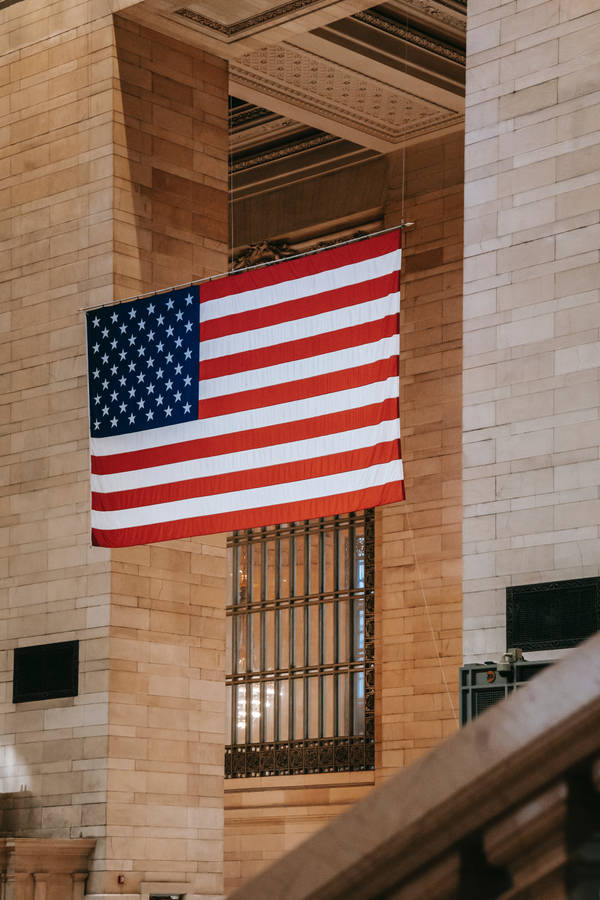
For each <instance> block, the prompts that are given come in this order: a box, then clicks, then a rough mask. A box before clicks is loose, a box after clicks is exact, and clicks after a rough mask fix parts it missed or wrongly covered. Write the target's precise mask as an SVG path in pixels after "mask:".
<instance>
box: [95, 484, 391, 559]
mask: <svg viewBox="0 0 600 900" xmlns="http://www.w3.org/2000/svg"><path fill="white" fill-rule="evenodd" d="M403 499H404V483H403V482H401V481H395V482H392V483H391V484H384V485H380V486H378V487H373V488H368V489H366V490H364V491H353V492H350V493H346V494H336V495H335V496H332V497H316V498H314V499H312V500H300V501H297V502H295V503H282V504H279V505H277V506H265V507H261V508H259V509H248V510H236V511H234V512H230V513H221V514H215V515H211V516H197V517H195V518H191V519H181V520H180V521H177V522H164V523H159V524H158V525H141V526H138V527H136V528H121V529H115V530H110V531H107V530H104V529H97V528H94V529H92V542H93V543H94V545H96V546H101V547H131V546H132V545H134V544H151V543H154V542H155V541H171V540H176V539H178V538H186V537H194V536H195V535H199V534H221V533H222V532H224V531H233V530H236V529H243V528H257V527H259V526H262V525H277V524H279V523H283V522H296V521H298V520H299V519H314V518H317V517H318V516H332V515H335V514H339V513H346V512H352V511H354V510H357V509H367V508H368V507H371V506H384V505H385V504H387V503H396V502H398V501H400V500H403Z"/></svg>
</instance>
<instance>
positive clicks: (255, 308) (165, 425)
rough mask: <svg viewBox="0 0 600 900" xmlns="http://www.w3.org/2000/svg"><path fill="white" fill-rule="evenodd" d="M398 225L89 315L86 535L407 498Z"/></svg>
mask: <svg viewBox="0 0 600 900" xmlns="http://www.w3.org/2000/svg"><path fill="white" fill-rule="evenodd" d="M400 261H401V249H400V231H399V229H397V228H395V229H386V230H385V231H383V232H381V233H379V234H378V235H375V236H371V237H368V238H363V239H357V240H352V241H347V242H344V243H343V244H338V245H335V246H334V247H332V248H330V249H327V250H321V251H319V252H318V253H314V252H313V253H308V254H302V255H300V256H298V257H288V258H286V259H285V260H282V261H278V262H277V264H276V265H275V264H274V263H273V264H267V265H263V266H260V267H250V268H248V269H244V270H239V271H237V272H233V273H231V274H229V275H225V276H223V277H220V278H214V277H213V278H212V279H207V280H204V281H202V282H200V283H197V284H194V285H191V286H190V285H186V286H184V287H183V288H182V287H179V288H173V289H172V290H170V291H166V292H164V293H163V294H161V295H155V294H153V295H149V296H143V297H140V298H136V299H135V300H132V301H123V302H122V303H120V304H119V305H117V306H112V307H101V308H98V309H96V310H94V311H90V312H88V314H87V320H88V373H89V388H90V390H89V397H90V426H91V438H90V443H91V454H92V462H91V473H92V474H91V491H92V504H91V505H92V514H91V515H92V535H93V542H94V543H96V544H99V545H102V546H108V547H114V546H127V545H131V544H141V543H150V542H154V541H160V540H170V539H173V538H178V537H187V536H192V535H199V534H210V533H216V532H222V531H230V530H234V529H239V528H249V527H255V526H258V525H267V524H274V523H277V522H285V521H294V520H298V519H307V518H313V517H317V516H323V515H330V514H333V513H341V512H347V511H350V510H356V509H361V508H364V507H368V506H377V505H382V504H385V503H389V502H393V501H396V500H401V499H402V498H403V482H402V477H403V474H402V462H401V457H400V426H399V419H398V393H399V382H398V352H399V333H398V331H399V326H398V300H399V270H400Z"/></svg>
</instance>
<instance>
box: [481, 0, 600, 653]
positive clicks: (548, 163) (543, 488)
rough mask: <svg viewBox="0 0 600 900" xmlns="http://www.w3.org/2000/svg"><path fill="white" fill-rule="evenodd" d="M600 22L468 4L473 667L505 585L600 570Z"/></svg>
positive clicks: (561, 12) (485, 649)
mask: <svg viewBox="0 0 600 900" xmlns="http://www.w3.org/2000/svg"><path fill="white" fill-rule="evenodd" d="M599 21H600V5H599V4H598V2H594V0H591V2H585V3H581V4H571V3H568V2H558V0H550V2H541V3H537V2H534V3H527V4H523V5H522V6H521V7H517V9H516V11H515V10H514V9H513V8H512V7H511V5H510V4H502V3H499V2H493V3H487V4H485V6H484V7H483V8H481V9H480V8H479V7H478V6H473V5H471V6H470V8H469V14H468V33H469V35H470V37H469V40H468V61H467V110H468V115H467V134H466V146H467V153H466V174H465V270H464V271H465V309H466V311H467V312H468V316H467V315H466V317H465V340H464V382H463V383H464V408H463V445H464V460H463V465H464V469H463V478H464V491H465V522H464V540H465V544H464V573H465V574H464V606H465V618H464V628H465V634H464V641H465V643H464V653H465V658H466V660H467V661H476V660H483V659H486V658H490V657H493V656H494V655H495V654H497V653H498V652H501V651H502V650H503V649H504V647H503V642H504V616H505V588H506V587H507V586H509V585H513V584H522V583H528V582H539V581H546V580H557V579H564V578H575V577H585V576H592V575H598V574H599V569H598V557H599V554H598V553H597V552H596V548H597V547H598V546H599V539H600V535H599V534H598V493H597V490H598V488H597V480H596V481H595V482H594V481H593V480H590V474H591V471H593V469H591V470H590V468H589V467H590V466H594V465H595V463H596V461H597V460H598V442H599V439H600V433H599V432H598V429H597V421H598V413H599V411H600V407H599V403H598V400H599V395H598V381H599V374H600V369H599V366H600V355H599V352H598V347H599V346H600V343H599V338H600V332H599V330H598V329H599V325H600V320H599V319H598V316H597V309H598V271H599V268H598V262H599V260H600V250H599V243H598V235H599V231H598V229H599V227H600V226H599V224H598V223H599V221H600V219H599V212H598V209H599V207H600V199H599V198H600V195H599V193H598V192H599V191H600V166H599V163H600V158H599V156H598V152H597V145H598V138H599V128H600V107H599V102H598V95H597V89H598V72H597V59H596V58H595V55H594V53H593V49H592V47H593V46H595V43H594V41H595V35H596V33H597V29H598V25H599ZM491 88H493V91H494V98H496V99H497V100H498V109H497V117H496V119H495V120H493V118H492V119H490V117H489V116H487V117H486V119H485V121H486V125H485V129H483V128H482V127H481V125H480V124H479V121H480V118H481V116H480V113H478V111H479V110H483V111H485V110H488V109H489V105H487V104H489V98H487V97H486V96H485V95H484V90H485V89H488V90H489V89H491ZM478 116H479V119H478ZM491 148H493V152H492V150H491ZM494 179H497V186H498V190H497V193H496V194H494V191H493V190H492V188H491V186H492V184H495V182H494ZM482 211H485V223H486V226H485V233H483V231H482V228H481V226H480V225H479V223H480V220H481V216H482ZM582 454H583V455H582ZM580 542H581V544H580ZM490 614H492V615H490Z"/></svg>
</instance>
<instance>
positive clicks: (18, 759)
mask: <svg viewBox="0 0 600 900" xmlns="http://www.w3.org/2000/svg"><path fill="white" fill-rule="evenodd" d="M105 10H106V5H105V4H96V3H88V4H79V5H76V6H75V7H73V4H72V3H70V2H67V0H64V2H59V3H58V4H55V5H54V6H53V7H52V10H51V11H50V10H49V8H48V6H47V4H44V3H42V2H41V0H39V2H38V0H32V2H31V3H28V4H14V5H11V6H9V7H8V8H7V9H5V10H3V11H2V16H3V26H2V35H1V36H0V49H1V50H2V53H3V56H2V61H1V66H2V68H1V75H0V83H1V84H2V85H3V89H2V94H3V97H5V98H8V97H9V96H10V104H8V102H7V104H4V100H1V101H0V104H2V105H1V106H0V111H1V115H2V116H5V115H6V116H7V118H6V120H5V119H2V128H1V129H0V176H1V178H2V180H1V181H0V198H1V200H2V201H3V202H1V203H0V206H1V208H2V209H3V210H6V213H3V214H2V219H1V220H0V297H1V300H2V308H3V313H2V315H3V319H2V326H3V334H4V339H3V340H4V343H3V344H2V353H3V356H2V361H3V364H4V366H5V375H4V380H5V390H4V392H3V394H4V396H5V398H6V399H7V401H8V405H7V407H6V409H5V416H4V422H5V423H6V424H5V427H4V429H3V437H2V438H1V439H0V440H1V448H2V456H3V459H4V460H6V462H7V468H6V471H5V473H4V474H5V475H6V478H5V481H6V484H7V485H8V491H7V492H6V493H7V496H6V497H5V498H4V500H3V504H4V506H3V512H4V514H5V515H6V516H8V519H7V524H8V526H9V533H8V538H9V546H8V548H7V552H6V553H5V554H4V555H3V559H2V563H1V564H0V565H1V566H2V568H1V569H0V575H1V576H2V578H3V582H2V592H1V593H0V637H1V640H2V645H1V652H2V653H4V657H3V664H2V667H1V670H2V673H3V675H2V677H3V679H4V681H5V682H7V683H6V684H5V686H4V691H3V696H5V697H10V696H11V686H10V681H11V679H12V648H13V647H15V646H17V645H18V644H19V643H24V642H26V643H29V644H31V643H46V642H50V641H60V640H67V639H77V640H79V642H80V661H81V662H80V682H79V695H78V696H77V697H76V698H69V699H67V700H61V701H59V702H56V703H54V702H51V701H44V703H43V704H36V705H35V706H34V707H32V706H31V705H18V706H14V705H13V704H12V703H11V702H10V701H8V700H7V701H5V702H4V703H3V704H2V705H1V709H0V712H2V714H3V716H4V722H5V726H4V727H5V732H6V733H7V734H11V735H14V736H15V737H14V741H12V742H7V745H6V748H5V750H4V751H3V755H2V757H1V759H0V769H1V771H2V775H3V778H4V782H3V783H4V786H5V790H8V791H15V792H19V791H21V790H23V789H24V788H25V789H27V791H28V792H29V793H28V794H27V798H28V799H27V804H25V803H23V804H20V806H21V807H22V808H15V809H11V810H10V817H11V819H10V828H11V829H12V830H13V831H14V832H16V833H19V832H21V833H22V832H23V830H24V829H26V830H27V834H28V835H33V836H36V835H38V834H41V833H43V834H44V835H45V836H48V835H50V836H52V837H56V838H64V839H72V838H75V837H77V838H78V837H80V836H84V837H94V838H96V839H97V845H96V850H95V854H94V857H93V860H92V864H91V867H92V871H91V875H90V880H89V884H88V893H91V894H94V893H102V894H108V895H110V894H122V893H123V891H124V890H125V891H129V892H130V893H134V894H135V893H136V892H137V890H138V885H139V882H140V880H148V879H153V878H154V876H155V875H159V876H160V879H161V880H163V879H164V880H167V879H172V880H173V881H176V882H177V881H182V880H183V878H184V877H185V880H187V881H189V882H190V883H192V884H193V888H194V891H195V892H196V894H197V895H198V896H200V897H201V896H214V895H215V894H218V893H220V892H221V890H222V817H223V812H222V806H223V799H222V769H223V743H224V737H223V731H224V686H223V653H224V545H223V541H222V539H220V538H216V537H209V538H206V539H197V540H188V541H180V542H175V543H172V544H169V545H166V544H165V545H156V546H152V547H150V546H147V547H141V548H134V549H131V550H127V551H122V552H114V553H112V554H111V553H110V552H108V551H105V550H102V549H98V548H92V547H91V546H90V541H89V513H88V509H89V477H88V472H89V461H88V437H87V388H86V374H85V373H86V366H85V331H84V317H83V313H82V308H86V307H92V306H94V305H98V304H102V303H109V302H111V301H112V300H113V299H115V298H122V297H123V296H126V295H132V294H136V293H139V292H142V291H147V290H152V289H159V288H166V287H168V286H169V285H171V284H173V283H175V282H181V281H186V280H192V279H194V278H198V277H201V276H203V275H205V274H208V273H216V272H219V271H223V270H225V269H226V268H227V262H226V261H227V252H226V251H227V246H226V237H227V83H226V82H227V72H226V67H225V64H224V63H223V62H222V61H221V60H218V59H216V58H213V57H211V56H209V55H207V54H205V53H203V52H200V51H197V50H194V49H191V48H189V47H186V46H185V45H182V44H177V43H176V42H174V41H171V40H169V39H166V38H163V37H162V36H161V35H159V34H156V33H153V32H150V31H148V30H145V29H143V28H141V27H139V26H137V25H135V26H134V25H130V24H128V23H126V22H124V21H122V20H120V19H118V18H113V16H111V15H107V14H106V13H105ZM5 122H6V124H5ZM3 477H4V475H3ZM123 871H125V873H126V878H127V881H126V885H125V888H123V887H121V886H120V885H119V883H118V875H119V874H121V873H122V872H123ZM39 888H40V889H41V888H42V883H41V882H40V883H39ZM11 892H12V893H11ZM9 898H10V900H16V897H14V883H11V885H10V888H9Z"/></svg>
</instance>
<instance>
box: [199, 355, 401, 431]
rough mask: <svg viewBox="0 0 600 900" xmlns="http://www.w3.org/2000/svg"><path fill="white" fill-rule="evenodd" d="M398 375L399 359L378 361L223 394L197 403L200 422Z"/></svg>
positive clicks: (359, 385)
mask: <svg viewBox="0 0 600 900" xmlns="http://www.w3.org/2000/svg"><path fill="white" fill-rule="evenodd" d="M397 374H398V357H397V356H391V357H389V358H388V359H378V360H377V362H374V363H368V364H367V365H366V366H357V367H356V368H354V369H342V370H341V371H339V372H328V373H327V374H326V375H314V376H313V377H312V378H303V379H301V380H300V381H287V382H284V383H283V384H273V385H269V387H264V388H256V389H255V390H253V391H240V392H239V393H237V394H223V395H222V396H220V397H210V398H208V399H206V400H200V402H199V403H198V418H199V419H209V418H211V417H212V416H223V415H226V414H227V413H233V412H241V411H242V410H244V409H264V408H265V407H267V406H275V405H276V404H277V403H291V402H292V401H293V400H305V399H306V398H307V397H320V396H322V395H323V394H333V393H335V392H336V391H344V390H348V389H350V388H355V387H362V386H363V385H365V384H374V383H375V382H376V381H384V380H385V379H386V378H391V377H392V376H394V375H397Z"/></svg>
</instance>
